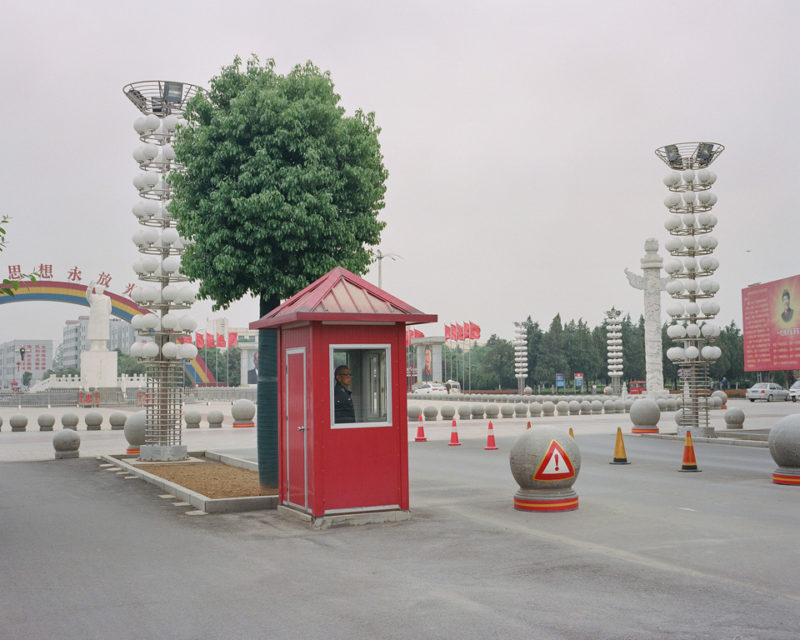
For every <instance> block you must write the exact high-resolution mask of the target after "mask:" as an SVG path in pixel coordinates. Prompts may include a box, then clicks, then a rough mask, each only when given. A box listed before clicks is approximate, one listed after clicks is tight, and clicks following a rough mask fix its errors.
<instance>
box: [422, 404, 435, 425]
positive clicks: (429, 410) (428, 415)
mask: <svg viewBox="0 0 800 640" xmlns="http://www.w3.org/2000/svg"><path fill="white" fill-rule="evenodd" d="M422 416H423V418H425V422H432V421H435V420H438V419H439V408H438V407H434V406H433V405H428V406H427V407H425V408H424V409H423V410H422Z"/></svg>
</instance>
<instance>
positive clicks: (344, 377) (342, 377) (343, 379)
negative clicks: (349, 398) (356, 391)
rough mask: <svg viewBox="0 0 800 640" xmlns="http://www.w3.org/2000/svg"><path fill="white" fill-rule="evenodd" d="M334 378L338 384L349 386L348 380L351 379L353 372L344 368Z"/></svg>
mask: <svg viewBox="0 0 800 640" xmlns="http://www.w3.org/2000/svg"><path fill="white" fill-rule="evenodd" d="M336 379H337V380H338V381H339V384H341V385H343V386H345V387H349V386H350V381H351V380H352V379H353V374H352V373H350V369H345V370H344V371H342V372H341V373H340V374H339V375H338V376H336Z"/></svg>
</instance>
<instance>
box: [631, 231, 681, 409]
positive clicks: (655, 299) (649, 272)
mask: <svg viewBox="0 0 800 640" xmlns="http://www.w3.org/2000/svg"><path fill="white" fill-rule="evenodd" d="M644 251H645V253H644V257H643V258H642V260H641V266H642V273H643V274H644V275H641V276H640V275H638V274H635V273H633V272H632V271H629V270H628V269H625V275H626V276H628V282H629V283H630V285H631V286H632V287H633V288H634V289H641V290H642V291H644V360H645V369H646V377H647V395H653V394H656V393H659V392H661V391H663V390H664V366H663V361H662V356H661V292H662V291H664V289H665V288H666V286H667V282H668V281H669V280H670V278H662V277H661V267H662V266H663V265H664V260H663V259H662V258H661V256H659V255H658V240H656V239H655V238H648V239H647V240H645V242H644Z"/></svg>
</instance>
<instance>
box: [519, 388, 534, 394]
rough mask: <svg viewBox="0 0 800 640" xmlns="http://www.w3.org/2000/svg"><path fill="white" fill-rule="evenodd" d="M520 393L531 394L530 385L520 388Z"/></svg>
mask: <svg viewBox="0 0 800 640" xmlns="http://www.w3.org/2000/svg"><path fill="white" fill-rule="evenodd" d="M522 393H524V394H525V395H526V396H529V395H531V394H532V393H533V389H531V388H530V387H525V388H524V389H523V390H522Z"/></svg>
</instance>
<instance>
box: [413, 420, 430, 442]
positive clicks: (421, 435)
mask: <svg viewBox="0 0 800 640" xmlns="http://www.w3.org/2000/svg"><path fill="white" fill-rule="evenodd" d="M427 441H428V439H427V438H426V437H425V428H424V427H423V426H422V414H421V413H420V414H419V424H418V425H417V437H416V438H414V442H427Z"/></svg>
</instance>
